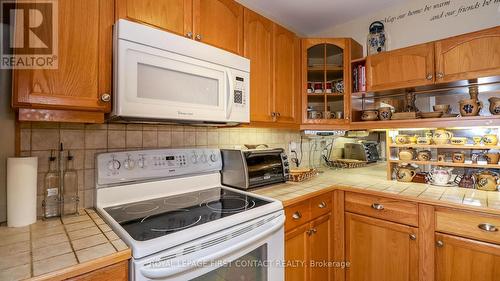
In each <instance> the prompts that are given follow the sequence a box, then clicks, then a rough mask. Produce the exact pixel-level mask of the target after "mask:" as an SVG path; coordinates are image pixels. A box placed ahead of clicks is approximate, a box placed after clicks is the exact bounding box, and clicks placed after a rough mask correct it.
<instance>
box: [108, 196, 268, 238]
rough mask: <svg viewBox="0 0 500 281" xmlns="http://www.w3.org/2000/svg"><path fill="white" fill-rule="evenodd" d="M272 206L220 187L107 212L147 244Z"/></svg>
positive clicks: (263, 201)
mask: <svg viewBox="0 0 500 281" xmlns="http://www.w3.org/2000/svg"><path fill="white" fill-rule="evenodd" d="M268 203H270V202H269V201H266V200H262V199H259V198H255V197H253V196H249V195H246V194H242V193H239V192H234V191H231V190H228V189H225V188H221V187H217V188H211V189H206V190H202V191H196V192H190V193H184V194H180V195H175V196H169V197H163V198H158V199H151V200H146V201H140V202H135V203H130V204H124V205H120V206H114V207H108V208H104V210H105V211H106V212H107V213H108V214H109V215H110V216H111V217H112V218H113V219H114V220H116V221H117V222H118V223H119V224H120V225H121V226H122V227H123V228H124V229H125V230H126V231H127V232H128V233H129V234H130V236H131V237H132V238H134V239H135V240H138V241H146V240H150V239H153V238H157V237H160V236H163V235H167V234H171V233H174V232H177V231H180V230H184V229H186V228H189V227H193V226H197V225H200V224H204V223H207V222H211V221H214V220H218V219H220V218H224V217H228V216H231V215H234V214H237V213H241V212H244V211H247V210H250V209H252V208H255V207H259V206H262V205H265V204H268Z"/></svg>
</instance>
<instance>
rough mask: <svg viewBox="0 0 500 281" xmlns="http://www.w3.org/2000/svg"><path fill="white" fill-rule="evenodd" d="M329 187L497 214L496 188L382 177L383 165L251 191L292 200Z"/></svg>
mask: <svg viewBox="0 0 500 281" xmlns="http://www.w3.org/2000/svg"><path fill="white" fill-rule="evenodd" d="M333 189H343V190H346V191H349V190H352V191H357V192H366V193H374V194H378V195H384V194H386V195H391V196H393V195H399V196H404V197H405V199H409V200H415V201H420V202H424V203H435V204H445V205H453V206H456V207H460V206H463V207H470V208H475V209H477V210H478V211H481V210H482V211H486V212H490V213H495V214H500V192H495V191H481V190H477V189H466V188H459V187H440V186H433V185H429V184H421V183H404V182H398V181H390V180H387V179H386V165H385V164H376V165H370V166H367V167H363V168H354V169H341V170H326V171H325V172H323V173H320V174H319V175H317V176H315V177H313V178H311V179H309V180H306V181H304V182H301V183H295V182H287V183H283V184H277V185H273V186H269V187H265V188H261V189H257V190H254V191H252V192H254V193H256V194H260V195H263V196H268V197H271V198H274V199H277V200H280V201H282V202H283V204H284V205H285V206H287V205H290V204H293V203H294V202H296V201H297V200H300V199H301V197H307V196H308V195H311V194H315V193H318V192H320V191H328V190H333Z"/></svg>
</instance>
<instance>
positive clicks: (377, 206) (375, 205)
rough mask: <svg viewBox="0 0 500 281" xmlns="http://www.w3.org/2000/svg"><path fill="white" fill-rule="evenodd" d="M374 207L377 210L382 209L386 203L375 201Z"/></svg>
mask: <svg viewBox="0 0 500 281" xmlns="http://www.w3.org/2000/svg"><path fill="white" fill-rule="evenodd" d="M372 208H373V209H375V210H379V211H382V210H383V209H384V205H382V204H379V203H373V204H372Z"/></svg>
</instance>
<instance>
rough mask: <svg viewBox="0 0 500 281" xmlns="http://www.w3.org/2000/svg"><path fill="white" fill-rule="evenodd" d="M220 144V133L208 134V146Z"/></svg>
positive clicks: (211, 132)
mask: <svg viewBox="0 0 500 281" xmlns="http://www.w3.org/2000/svg"><path fill="white" fill-rule="evenodd" d="M217 144H219V133H218V132H217V131H216V130H212V131H208V132H207V145H217Z"/></svg>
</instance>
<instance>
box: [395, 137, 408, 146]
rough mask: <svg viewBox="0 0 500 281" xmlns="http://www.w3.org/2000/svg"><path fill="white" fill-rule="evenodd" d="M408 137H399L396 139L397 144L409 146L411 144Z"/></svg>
mask: <svg viewBox="0 0 500 281" xmlns="http://www.w3.org/2000/svg"><path fill="white" fill-rule="evenodd" d="M408 137H409V136H408V135H397V136H396V137H395V138H394V141H395V142H396V144H408V143H409V140H408Z"/></svg>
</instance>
